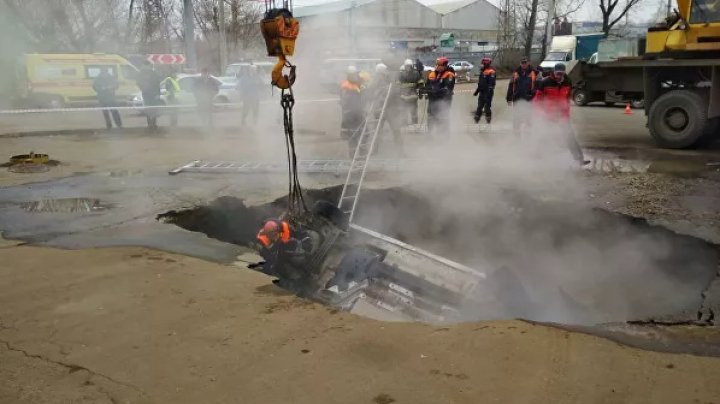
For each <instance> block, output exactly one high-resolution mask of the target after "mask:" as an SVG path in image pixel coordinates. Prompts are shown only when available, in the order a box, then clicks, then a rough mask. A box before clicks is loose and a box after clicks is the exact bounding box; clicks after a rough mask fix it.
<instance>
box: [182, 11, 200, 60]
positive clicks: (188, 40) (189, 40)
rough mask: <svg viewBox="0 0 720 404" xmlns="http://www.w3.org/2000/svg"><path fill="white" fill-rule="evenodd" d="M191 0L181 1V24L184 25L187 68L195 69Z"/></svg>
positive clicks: (193, 24)
mask: <svg viewBox="0 0 720 404" xmlns="http://www.w3.org/2000/svg"><path fill="white" fill-rule="evenodd" d="M194 16H195V13H193V2H192V0H183V23H184V25H185V59H186V62H187V67H188V68H190V69H195V68H197V55H196V54H195V21H194V20H193V18H194Z"/></svg>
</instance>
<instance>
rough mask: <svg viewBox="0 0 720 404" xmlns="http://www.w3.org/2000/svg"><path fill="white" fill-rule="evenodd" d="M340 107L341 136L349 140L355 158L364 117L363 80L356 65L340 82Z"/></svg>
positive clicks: (350, 150)
mask: <svg viewBox="0 0 720 404" xmlns="http://www.w3.org/2000/svg"><path fill="white" fill-rule="evenodd" d="M340 107H341V111H342V119H341V120H340V137H342V138H343V139H347V140H348V154H349V156H350V158H353V156H354V155H355V147H356V146H357V141H358V138H359V137H360V131H361V130H362V125H363V118H364V109H363V108H364V103H363V80H362V78H361V77H360V74H359V72H358V70H357V68H356V67H355V66H350V67H348V69H347V76H346V79H345V80H344V81H343V82H342V83H341V84H340Z"/></svg>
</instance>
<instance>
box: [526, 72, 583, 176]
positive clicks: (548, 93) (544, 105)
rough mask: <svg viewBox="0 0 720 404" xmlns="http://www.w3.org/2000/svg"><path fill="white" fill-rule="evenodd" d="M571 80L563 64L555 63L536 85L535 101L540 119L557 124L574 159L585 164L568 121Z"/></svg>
mask: <svg viewBox="0 0 720 404" xmlns="http://www.w3.org/2000/svg"><path fill="white" fill-rule="evenodd" d="M571 96H572V82H571V81H570V78H569V77H568V76H567V74H565V65H564V64H562V63H558V64H556V65H555V70H554V72H553V74H551V75H548V77H546V78H545V79H544V80H543V81H542V82H541V83H540V85H539V86H538V91H537V93H536V95H535V101H536V102H537V103H538V105H539V106H540V107H541V111H542V119H545V120H546V121H547V122H548V123H549V124H551V125H557V127H558V129H559V130H560V131H561V132H564V135H565V137H566V142H567V147H568V149H570V153H571V154H572V156H573V158H574V159H575V161H577V162H578V163H580V164H581V165H582V164H586V163H587V162H586V161H585V158H584V156H583V152H582V149H581V148H580V145H578V142H577V140H576V139H575V132H574V130H573V128H572V125H571V123H570V97H571Z"/></svg>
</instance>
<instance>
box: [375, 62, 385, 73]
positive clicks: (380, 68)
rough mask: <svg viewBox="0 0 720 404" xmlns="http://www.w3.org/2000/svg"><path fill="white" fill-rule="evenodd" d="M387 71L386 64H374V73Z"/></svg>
mask: <svg viewBox="0 0 720 404" xmlns="http://www.w3.org/2000/svg"><path fill="white" fill-rule="evenodd" d="M385 72H387V66H385V64H383V63H378V64H377V65H375V73H385Z"/></svg>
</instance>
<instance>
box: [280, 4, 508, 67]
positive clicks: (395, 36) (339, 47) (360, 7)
mask: <svg viewBox="0 0 720 404" xmlns="http://www.w3.org/2000/svg"><path fill="white" fill-rule="evenodd" d="M294 14H295V16H296V17H297V18H299V19H300V20H301V26H302V32H303V33H302V35H301V38H300V39H299V46H298V49H301V50H303V53H306V52H307V53H311V54H312V55H313V56H318V55H319V54H318V52H320V54H321V55H322V56H332V55H350V54H354V55H363V54H367V55H370V54H377V53H378V52H386V51H394V52H396V53H403V52H407V53H414V52H415V51H416V49H419V48H428V47H434V46H437V47H439V46H440V39H441V37H443V36H444V37H448V34H452V36H453V37H454V42H455V46H456V47H458V48H467V49H468V50H471V48H472V47H476V46H483V45H487V44H488V43H495V42H496V41H497V36H498V25H499V24H498V22H499V20H500V10H499V9H498V8H497V7H495V6H494V5H492V4H491V3H489V2H487V1H486V0H463V1H458V2H451V3H443V4H438V5H433V6H425V5H423V4H421V3H419V2H418V1H416V0H354V1H337V2H332V3H326V4H321V5H316V6H307V7H298V8H296V9H295V11H294Z"/></svg>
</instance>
